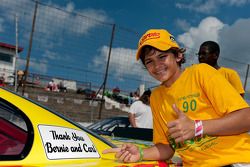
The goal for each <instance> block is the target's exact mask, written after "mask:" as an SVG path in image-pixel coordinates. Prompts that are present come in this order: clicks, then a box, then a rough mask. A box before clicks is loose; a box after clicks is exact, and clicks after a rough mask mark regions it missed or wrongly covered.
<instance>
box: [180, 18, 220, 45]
mask: <svg viewBox="0 0 250 167" xmlns="http://www.w3.org/2000/svg"><path fill="white" fill-rule="evenodd" d="M223 27H224V24H223V23H222V22H221V21H220V20H219V19H217V18H216V17H207V18H205V19H203V20H202V21H201V22H200V24H199V25H198V27H191V28H190V29H189V31H188V32H186V33H184V34H181V35H179V36H178V37H177V40H178V42H180V43H182V44H183V45H184V46H185V47H187V48H193V49H195V48H197V49H198V48H199V46H200V44H201V43H202V42H204V41H207V40H213V41H218V39H219V32H220V30H222V28H223Z"/></svg>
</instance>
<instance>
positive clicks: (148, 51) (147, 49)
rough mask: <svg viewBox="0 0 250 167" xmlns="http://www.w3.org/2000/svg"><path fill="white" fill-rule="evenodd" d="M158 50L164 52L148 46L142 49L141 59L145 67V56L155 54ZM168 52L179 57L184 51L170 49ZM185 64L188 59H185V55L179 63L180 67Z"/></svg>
mask: <svg viewBox="0 0 250 167" xmlns="http://www.w3.org/2000/svg"><path fill="white" fill-rule="evenodd" d="M156 50H157V51H160V52H162V51H161V50H159V49H157V48H154V47H152V46H150V45H146V46H144V47H143V48H142V49H141V55H140V59H141V62H142V63H143V65H144V66H145V55H147V54H154V52H155V51H156ZM167 51H168V52H171V53H173V54H174V55H175V56H176V57H177V56H178V53H179V52H181V53H183V49H179V48H170V49H168V50H167ZM185 62H186V58H185V55H184V53H183V58H182V60H181V61H180V62H178V64H179V66H181V64H184V63H185Z"/></svg>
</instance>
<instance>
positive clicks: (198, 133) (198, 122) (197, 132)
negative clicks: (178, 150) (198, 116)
mask: <svg viewBox="0 0 250 167" xmlns="http://www.w3.org/2000/svg"><path fill="white" fill-rule="evenodd" d="M194 125H195V135H194V136H195V137H199V138H201V137H202V136H203V125H202V121H201V120H195V121H194Z"/></svg>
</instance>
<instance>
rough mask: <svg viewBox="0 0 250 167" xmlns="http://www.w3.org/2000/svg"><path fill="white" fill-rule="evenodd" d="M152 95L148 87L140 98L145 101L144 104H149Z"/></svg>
mask: <svg viewBox="0 0 250 167" xmlns="http://www.w3.org/2000/svg"><path fill="white" fill-rule="evenodd" d="M150 95H151V90H150V89H148V90H146V91H145V92H143V94H142V95H141V97H140V100H141V101H142V102H143V103H144V104H149V98H150Z"/></svg>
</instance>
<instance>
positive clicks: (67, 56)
mask: <svg viewBox="0 0 250 167" xmlns="http://www.w3.org/2000/svg"><path fill="white" fill-rule="evenodd" d="M31 2H32V3H31ZM33 2H34V1H30V0H0V33H1V34H3V35H0V41H4V42H8V43H11V44H14V43H15V40H14V39H15V37H13V32H14V27H15V26H14V20H13V19H14V17H13V16H14V15H15V14H16V13H17V14H18V15H20V20H19V21H20V29H21V30H20V31H21V32H20V35H19V38H20V45H22V47H24V51H23V52H22V53H21V54H20V57H22V58H23V59H25V58H26V54H27V48H28V42H29V35H30V29H31V23H32V15H33V11H32V10H33V9H34V3H33ZM40 2H41V3H43V4H49V6H54V7H56V8H60V9H63V12H62V11H60V10H51V8H49V7H47V5H45V6H43V5H40V8H39V11H38V18H39V19H38V20H37V22H36V30H35V36H36V38H35V39H36V40H34V45H33V48H32V53H31V57H32V59H33V60H34V61H33V62H31V64H30V70H31V71H32V72H37V73H42V74H46V75H50V76H55V75H57V76H58V75H60V76H61V77H66V78H69V79H79V76H81V77H84V76H86V77H85V78H80V79H82V80H83V81H86V80H88V79H89V78H91V77H92V78H91V80H90V82H96V84H97V85H100V84H101V82H102V78H103V75H102V72H103V71H105V65H103V64H105V63H104V60H106V59H107V55H108V49H109V48H108V44H109V39H110V37H109V36H110V27H109V29H108V28H107V27H106V28H102V27H100V25H99V24H96V23H94V22H86V21H85V20H84V19H83V18H80V17H77V16H74V15H64V14H65V12H64V11H65V10H66V11H68V12H69V13H71V12H76V13H79V14H81V15H83V16H87V17H89V18H91V19H92V18H93V19H96V20H98V21H101V22H104V23H111V24H114V23H115V24H116V25H117V26H119V27H123V28H128V29H131V30H134V31H135V32H138V33H139V34H140V35H142V34H143V33H144V32H145V31H146V30H148V29H151V28H163V29H167V30H169V31H170V32H171V33H172V34H173V35H174V36H175V37H176V40H177V42H178V43H179V44H180V45H181V46H183V47H186V48H187V52H188V53H190V55H192V57H191V56H189V57H188V60H187V64H193V63H197V57H195V56H194V53H195V52H197V51H198V49H199V45H200V44H201V43H202V42H204V41H206V40H214V41H217V42H219V44H220V46H221V57H222V58H225V59H228V60H234V61H238V62H241V63H235V62H233V61H224V60H225V59H221V60H223V61H221V65H228V66H231V67H234V68H235V69H237V70H238V72H240V74H241V77H242V78H244V77H245V73H244V72H245V71H246V64H250V47H249V46H250V10H249V9H250V0H209V1H203V0H193V1H192V0H176V1H174V0H168V1H166V0H40ZM30 9H32V10H30ZM29 10H30V11H29ZM29 12H30V13H29ZM93 19H92V20H93ZM25 26H26V27H25ZM89 32H90V33H89ZM95 33H96V34H95ZM98 35H99V36H98ZM118 35H119V34H118ZM123 35H125V34H123ZM126 35H127V34H126ZM98 37H101V39H102V40H99V39H98ZM90 38H93V40H92V39H91V40H89V39H90ZM128 38H129V39H133V42H127V43H125V42H123V43H120V42H121V39H119V40H120V41H119V40H117V41H118V42H117V41H116V43H115V44H114V46H113V49H112V57H113V58H112V60H111V68H110V71H109V72H110V74H112V75H113V81H112V83H111V85H110V87H113V86H115V84H118V85H119V86H120V87H122V88H126V87H128V85H129V84H128V83H130V82H131V78H126V79H124V76H125V77H133V78H134V79H138V78H139V79H141V78H143V79H142V80H152V79H151V78H144V77H145V76H146V75H147V76H148V74H146V72H145V70H144V71H143V70H142V69H141V67H140V66H137V65H135V64H136V62H135V57H134V55H135V52H136V45H137V42H138V40H139V38H137V37H133V38H130V37H128ZM86 41H88V42H89V43H86ZM73 42H74V43H73ZM119 44H121V45H119ZM82 51H84V52H82ZM62 55H63V56H62ZM187 55H188V54H187ZM62 57H63V58H62ZM122 58H126V59H124V60H126V62H125V63H124V62H122V61H121V59H122ZM55 63H58V64H59V65H58V64H57V65H54V64H55ZM83 63H84V64H83ZM242 63H243V65H242ZM21 65H23V66H24V65H25V62H24V61H23V62H22V61H19V66H21ZM59 66H60V67H61V66H63V68H64V69H67V70H68V71H66V72H65V71H62V70H61V69H59ZM128 69H130V70H128ZM89 70H93V72H94V73H89V72H88V71H89ZM53 72H54V73H53ZM83 72H84V74H83ZM95 72H96V73H95ZM144 74H145V75H144ZM97 78H98V79H99V80H98V81H95V80H94V79H97ZM92 79H93V80H92ZM109 79H110V78H109ZM139 82H140V81H138V82H137V83H136V84H134V83H130V84H131V85H133V86H131V89H134V87H137V86H138V84H139ZM248 86H249V88H250V84H248Z"/></svg>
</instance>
